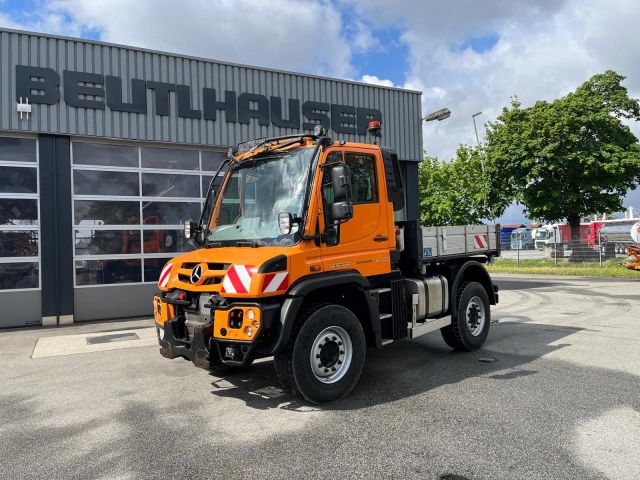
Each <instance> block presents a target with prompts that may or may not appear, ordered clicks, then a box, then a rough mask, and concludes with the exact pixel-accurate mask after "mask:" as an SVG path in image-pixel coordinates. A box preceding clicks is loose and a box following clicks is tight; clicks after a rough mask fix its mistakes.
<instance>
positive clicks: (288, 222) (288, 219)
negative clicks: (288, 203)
mask: <svg viewBox="0 0 640 480" xmlns="http://www.w3.org/2000/svg"><path fill="white" fill-rule="evenodd" d="M278 227H280V233H281V234H283V235H289V234H290V233H291V228H292V227H293V215H291V214H290V213H289V212H281V213H279V214H278Z"/></svg>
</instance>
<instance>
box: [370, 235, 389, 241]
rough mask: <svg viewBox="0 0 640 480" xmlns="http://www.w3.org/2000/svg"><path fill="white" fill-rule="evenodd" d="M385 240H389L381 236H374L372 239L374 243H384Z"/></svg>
mask: <svg viewBox="0 0 640 480" xmlns="http://www.w3.org/2000/svg"><path fill="white" fill-rule="evenodd" d="M387 240H389V237H383V236H382V235H376V236H375V237H373V241H374V242H386V241H387Z"/></svg>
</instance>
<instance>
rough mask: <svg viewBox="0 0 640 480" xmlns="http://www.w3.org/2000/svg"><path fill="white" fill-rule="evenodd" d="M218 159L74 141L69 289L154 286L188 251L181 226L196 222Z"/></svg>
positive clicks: (181, 151)
mask: <svg viewBox="0 0 640 480" xmlns="http://www.w3.org/2000/svg"><path fill="white" fill-rule="evenodd" d="M89 157H91V158H89ZM225 158H226V154H225V153H223V152H218V151H204V150H203V151H200V150H196V149H185V148H169V147H149V146H139V145H134V144H129V145H120V144H118V145H116V144H106V143H104V144H103V143H87V142H73V146H72V168H73V176H72V178H73V180H72V181H73V218H74V233H73V235H74V246H75V272H76V277H75V278H76V286H91V285H110V284H128V283H142V282H145V283H154V282H156V281H157V280H158V276H159V275H160V271H161V270H162V267H163V266H164V264H165V263H166V262H167V261H168V260H169V259H170V258H172V257H174V256H175V255H177V254H179V253H180V252H185V251H189V250H191V249H193V247H192V246H191V245H190V244H189V243H188V242H187V241H186V239H185V238H184V233H183V232H184V231H183V225H184V222H185V221H186V220H188V219H190V218H192V219H198V218H199V217H200V211H201V209H202V203H203V198H202V197H203V195H204V194H206V190H207V186H208V182H209V181H210V180H211V178H212V177H213V173H214V172H215V170H216V169H217V168H218V166H220V164H221V163H222V161H224V159H225ZM1 189H2V184H1V183H0V190H1ZM1 212H2V210H1V205H0V214H1Z"/></svg>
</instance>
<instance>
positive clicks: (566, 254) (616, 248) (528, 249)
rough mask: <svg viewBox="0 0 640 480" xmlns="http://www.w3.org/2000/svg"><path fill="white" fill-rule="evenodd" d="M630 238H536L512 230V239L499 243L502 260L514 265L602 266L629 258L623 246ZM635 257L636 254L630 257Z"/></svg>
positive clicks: (609, 265)
mask: <svg viewBox="0 0 640 480" xmlns="http://www.w3.org/2000/svg"><path fill="white" fill-rule="evenodd" d="M629 245H634V243H633V242H632V241H608V242H607V241H605V242H603V240H602V237H599V236H598V238H597V239H594V238H593V237H592V238H591V239H586V238H581V239H580V240H579V241H566V240H565V241H563V240H562V239H561V235H558V234H557V233H556V234H553V235H549V238H544V239H540V238H535V237H531V235H527V234H526V233H524V232H523V233H521V232H513V235H512V236H511V241H510V242H509V243H506V244H505V243H503V244H502V252H501V255H500V257H501V259H502V260H501V262H504V263H508V264H509V265H511V266H516V267H536V266H539V267H558V268H562V267H577V268H589V267H594V268H603V267H612V266H622V264H623V263H625V262H627V261H631V260H632V258H630V257H628V255H627V253H626V247H627V246H629ZM633 258H635V257H633Z"/></svg>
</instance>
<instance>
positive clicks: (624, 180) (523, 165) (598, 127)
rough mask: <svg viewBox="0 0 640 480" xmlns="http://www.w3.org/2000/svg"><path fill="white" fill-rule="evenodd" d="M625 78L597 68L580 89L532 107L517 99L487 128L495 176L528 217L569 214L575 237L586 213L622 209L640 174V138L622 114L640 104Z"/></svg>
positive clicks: (639, 113)
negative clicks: (631, 94) (631, 92)
mask: <svg viewBox="0 0 640 480" xmlns="http://www.w3.org/2000/svg"><path fill="white" fill-rule="evenodd" d="M624 78H625V77H623V76H621V75H618V74H617V73H615V72H613V71H607V72H605V73H603V74H598V75H594V76H593V77H591V78H590V79H589V80H588V81H587V82H585V83H584V84H583V85H581V86H580V87H579V88H578V89H577V90H576V91H575V92H572V93H569V94H568V95H566V96H565V97H562V98H560V99H557V100H554V101H553V102H545V101H539V102H537V103H536V104H535V105H533V106H532V107H529V108H522V106H521V104H520V102H519V101H518V100H517V99H513V100H512V104H511V108H505V109H504V110H503V112H502V115H501V116H500V117H498V119H497V121H496V122H494V123H490V124H489V125H488V128H487V146H486V152H487V156H488V158H489V160H490V161H489V163H490V165H491V181H492V183H493V184H494V185H501V186H502V188H503V189H504V192H505V194H506V195H508V196H511V197H513V198H514V199H515V200H517V201H519V202H521V203H523V204H524V205H525V207H526V209H527V212H528V216H529V217H530V218H539V219H544V220H546V221H548V222H555V221H562V220H564V219H566V220H567V221H568V223H569V224H570V225H571V227H572V233H573V237H574V239H576V238H577V237H578V235H579V233H578V228H579V224H580V218H581V217H583V216H587V215H592V214H596V213H612V212H616V211H620V210H621V209H622V203H621V201H622V198H623V197H624V195H625V193H626V192H627V189H629V188H631V189H634V188H636V187H637V185H638V183H639V181H640V147H639V146H638V140H637V138H636V137H635V136H634V135H633V133H632V132H631V130H630V129H629V127H628V125H627V124H625V123H624V122H623V120H627V121H628V120H638V119H640V105H639V103H638V100H637V99H633V98H630V97H629V95H628V92H627V90H626V88H625V87H623V86H622V81H623V80H624ZM495 188H497V187H495Z"/></svg>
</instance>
